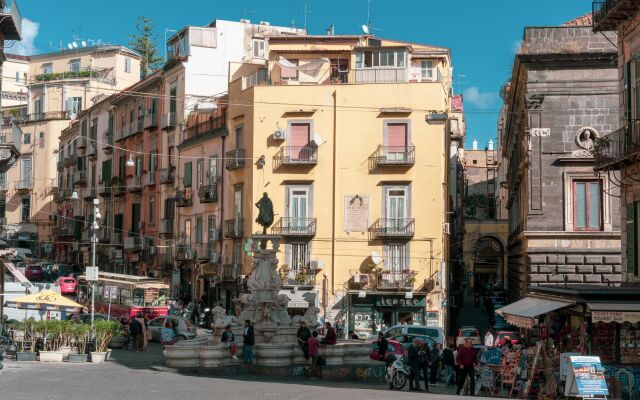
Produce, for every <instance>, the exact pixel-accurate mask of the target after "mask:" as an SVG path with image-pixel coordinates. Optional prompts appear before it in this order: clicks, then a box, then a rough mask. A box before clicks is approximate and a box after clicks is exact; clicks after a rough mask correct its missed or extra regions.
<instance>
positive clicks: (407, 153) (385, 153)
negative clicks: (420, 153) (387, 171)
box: [369, 145, 416, 170]
mask: <svg viewBox="0 0 640 400" xmlns="http://www.w3.org/2000/svg"><path fill="white" fill-rule="evenodd" d="M415 162H416V148H415V146H413V145H411V146H378V149H377V150H376V151H375V152H374V153H373V154H371V155H370V156H369V169H370V170H373V169H376V168H382V167H410V166H412V165H414V164H415Z"/></svg>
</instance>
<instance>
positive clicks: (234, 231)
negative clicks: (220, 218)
mask: <svg viewBox="0 0 640 400" xmlns="http://www.w3.org/2000/svg"><path fill="white" fill-rule="evenodd" d="M243 225H244V219H243V218H235V219H227V220H225V221H224V235H225V236H226V237H228V238H242V237H243V236H244V229H243Z"/></svg>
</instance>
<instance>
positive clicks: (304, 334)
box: [296, 321, 311, 360]
mask: <svg viewBox="0 0 640 400" xmlns="http://www.w3.org/2000/svg"><path fill="white" fill-rule="evenodd" d="M296 337H297V338H298V344H299V345H300V348H301V349H302V353H304V359H305V360H308V359H309V343H308V342H309V338H310V337H311V331H310V330H309V328H307V323H306V322H304V321H300V328H298V332H296Z"/></svg>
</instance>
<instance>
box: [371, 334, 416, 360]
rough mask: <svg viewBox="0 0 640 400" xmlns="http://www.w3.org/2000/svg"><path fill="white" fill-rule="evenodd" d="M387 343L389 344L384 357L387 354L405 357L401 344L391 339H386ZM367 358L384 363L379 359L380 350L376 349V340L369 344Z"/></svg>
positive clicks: (405, 353) (404, 350)
mask: <svg viewBox="0 0 640 400" xmlns="http://www.w3.org/2000/svg"><path fill="white" fill-rule="evenodd" d="M387 342H388V343H389V346H388V347H387V353H386V355H389V354H393V355H400V356H406V355H407V349H406V348H405V347H404V346H403V345H402V343H400V342H398V341H396V340H392V339H388V340H387ZM386 355H385V358H386ZM369 358H371V359H372V360H376V361H385V360H382V359H380V349H379V348H378V341H377V340H374V341H372V342H371V350H370V351H369Z"/></svg>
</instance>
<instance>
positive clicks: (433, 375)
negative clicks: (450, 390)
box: [427, 343, 440, 385]
mask: <svg viewBox="0 0 640 400" xmlns="http://www.w3.org/2000/svg"><path fill="white" fill-rule="evenodd" d="M427 350H429V347H428V346H427ZM430 361H431V366H430V371H429V372H430V374H429V375H430V381H431V384H432V385H435V384H436V382H437V381H438V371H439V370H440V348H438V343H434V344H433V347H432V348H431V357H430Z"/></svg>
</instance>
